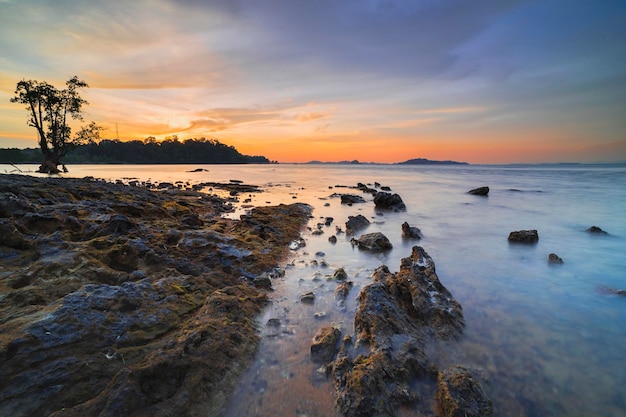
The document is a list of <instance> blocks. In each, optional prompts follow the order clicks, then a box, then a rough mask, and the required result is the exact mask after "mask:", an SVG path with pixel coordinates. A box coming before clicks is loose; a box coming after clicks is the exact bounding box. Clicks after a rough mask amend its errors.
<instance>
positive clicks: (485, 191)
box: [468, 186, 489, 197]
mask: <svg viewBox="0 0 626 417" xmlns="http://www.w3.org/2000/svg"><path fill="white" fill-rule="evenodd" d="M468 193H469V194H472V195H480V196H483V197H485V196H487V195H489V187H486V186H485V187H478V188H474V189H473V190H469V191H468Z"/></svg>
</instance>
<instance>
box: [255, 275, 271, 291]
mask: <svg viewBox="0 0 626 417" xmlns="http://www.w3.org/2000/svg"><path fill="white" fill-rule="evenodd" d="M252 284H253V285H254V286H255V287H256V288H263V289H265V290H271V289H272V280H271V279H270V277H269V276H267V275H265V274H264V275H260V276H258V277H255V278H254V279H253V280H252Z"/></svg>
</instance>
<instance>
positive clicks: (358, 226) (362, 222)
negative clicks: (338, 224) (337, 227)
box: [346, 214, 370, 235]
mask: <svg viewBox="0 0 626 417" xmlns="http://www.w3.org/2000/svg"><path fill="white" fill-rule="evenodd" d="M369 225H370V221H369V220H367V217H365V216H363V215H362V214H358V215H356V216H348V221H347V222H346V234H347V235H353V234H355V233H356V232H358V231H359V230H362V229H365V228H366V227H367V226H369Z"/></svg>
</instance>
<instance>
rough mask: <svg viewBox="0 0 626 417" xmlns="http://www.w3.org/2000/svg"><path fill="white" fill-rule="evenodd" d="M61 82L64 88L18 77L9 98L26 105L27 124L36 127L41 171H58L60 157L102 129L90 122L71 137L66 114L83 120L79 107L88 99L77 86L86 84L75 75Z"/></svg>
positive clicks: (88, 140) (85, 85) (96, 138)
mask: <svg viewBox="0 0 626 417" xmlns="http://www.w3.org/2000/svg"><path fill="white" fill-rule="evenodd" d="M65 85H66V88H65V89H63V90H58V89H57V88H55V87H54V86H52V85H50V84H48V83H47V82H45V81H44V82H39V81H35V80H28V81H26V80H22V81H20V82H18V83H17V87H16V89H15V97H13V98H11V102H12V103H20V104H25V105H26V110H28V112H29V117H28V125H29V126H32V127H34V128H35V129H37V134H38V135H39V148H40V149H41V152H42V153H43V157H44V160H43V163H42V164H41V166H40V167H39V172H41V173H49V174H57V173H59V168H58V166H59V165H62V163H61V158H63V157H64V156H65V155H66V154H67V152H68V151H69V150H70V149H72V148H74V147H75V146H77V145H79V144H81V143H88V142H96V141H97V140H98V139H99V133H100V130H102V128H101V127H99V126H97V125H96V124H95V123H93V122H91V123H90V124H89V125H88V126H86V127H82V128H81V130H80V131H79V132H78V134H77V135H76V136H74V138H72V137H71V132H72V129H71V128H70V126H69V124H68V123H69V120H68V118H71V119H77V120H83V114H82V107H83V105H86V104H89V103H87V101H86V100H84V99H83V98H82V97H81V96H80V90H81V89H82V88H85V87H88V85H87V83H86V82H84V81H81V80H79V79H78V77H76V76H74V77H72V78H70V79H69V80H68V81H67V82H66V83H65ZM63 169H64V170H65V166H64V165H63Z"/></svg>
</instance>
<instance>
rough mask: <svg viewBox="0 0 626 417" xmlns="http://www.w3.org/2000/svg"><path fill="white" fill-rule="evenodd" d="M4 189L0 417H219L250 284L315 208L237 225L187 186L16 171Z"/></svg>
mask: <svg viewBox="0 0 626 417" xmlns="http://www.w3.org/2000/svg"><path fill="white" fill-rule="evenodd" d="M0 194H2V196H3V197H6V198H1V199H0V232H1V233H0V261H1V262H2V273H1V274H0V292H1V294H2V297H1V298H0V356H1V357H2V361H0V415H11V416H16V417H19V416H59V417H60V416H86V415H101V416H109V415H110V416H113V415H115V416H144V415H146V416H147V415H151V416H156V415H162V416H164V415H180V416H191V415H200V414H202V415H208V416H212V415H219V412H220V410H221V407H222V406H223V404H224V402H225V400H226V398H227V397H228V395H229V393H230V392H231V390H232V387H233V384H234V382H235V378H236V377H237V376H238V374H239V373H240V372H241V371H242V370H243V369H244V368H245V366H246V364H247V363H248V361H249V360H250V358H251V357H252V355H253V353H254V351H255V349H256V346H257V343H258V338H259V335H258V332H257V329H256V326H255V318H256V316H257V314H258V313H259V311H260V309H261V308H262V306H263V305H265V303H266V300H267V296H266V293H265V290H264V289H263V288H257V286H256V285H255V279H256V278H257V277H259V276H260V275H261V274H262V273H264V272H266V271H269V270H271V269H272V268H274V267H275V266H276V264H277V263H278V262H279V261H280V260H281V259H282V258H283V257H284V255H285V253H286V251H287V250H288V249H287V246H288V244H289V242H291V241H293V240H294V239H297V238H298V236H299V233H300V229H301V227H302V226H303V225H304V224H305V223H306V221H307V220H308V217H309V215H310V209H309V207H308V206H304V205H299V204H292V205H281V206H276V207H258V208H255V209H253V210H251V212H250V213H249V214H247V215H244V216H242V217H241V219H240V220H231V219H226V218H222V217H221V214H222V213H224V212H225V211H228V210H230V206H229V204H227V203H226V202H225V201H224V200H222V199H220V198H218V197H215V196H211V195H208V194H202V193H198V192H196V191H192V190H186V191H185V190H178V189H172V188H167V187H164V188H162V189H161V190H160V191H150V190H148V189H145V188H142V187H130V186H125V185H122V184H111V183H107V182H103V181H96V180H93V179H69V178H35V177H25V176H18V175H0ZM242 277H243V279H242ZM261 287H262V286H261Z"/></svg>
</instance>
